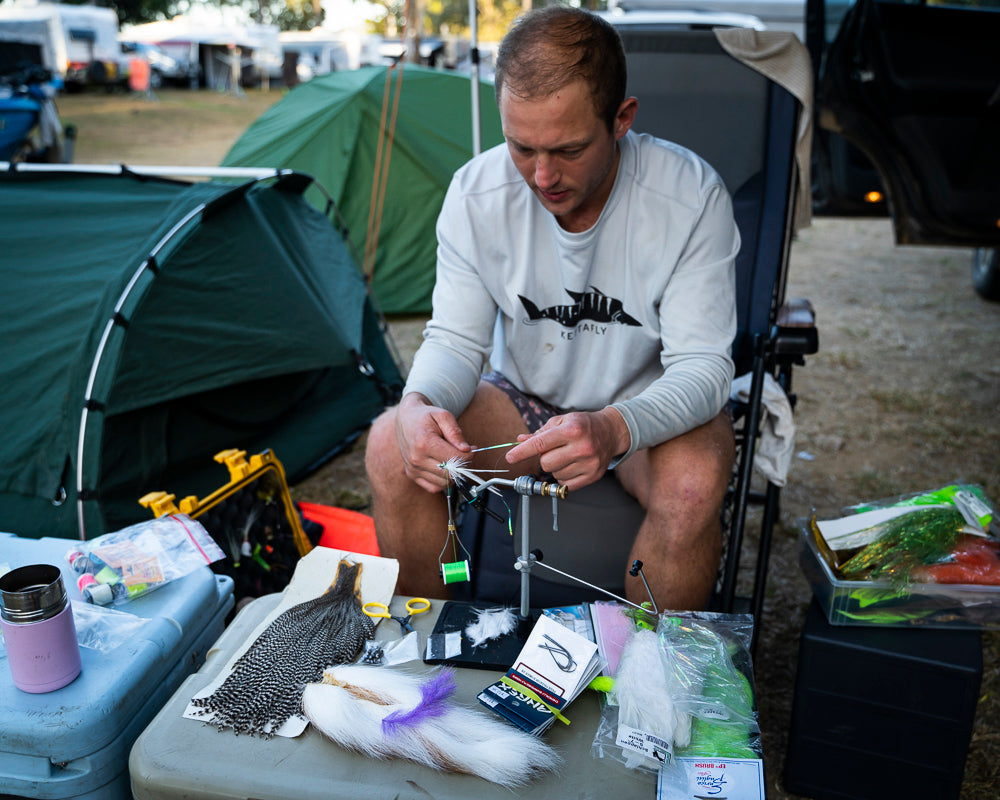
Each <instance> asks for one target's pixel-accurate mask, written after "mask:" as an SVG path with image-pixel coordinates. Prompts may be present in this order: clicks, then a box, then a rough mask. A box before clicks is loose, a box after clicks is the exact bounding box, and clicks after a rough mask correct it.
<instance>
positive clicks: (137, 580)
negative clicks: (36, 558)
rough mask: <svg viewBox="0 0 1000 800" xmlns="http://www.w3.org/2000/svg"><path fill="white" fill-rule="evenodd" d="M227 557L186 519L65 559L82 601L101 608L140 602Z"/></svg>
mask: <svg viewBox="0 0 1000 800" xmlns="http://www.w3.org/2000/svg"><path fill="white" fill-rule="evenodd" d="M224 557H225V554H224V553H223V552H222V550H221V549H220V548H219V546H218V545H217V544H216V543H215V541H214V540H213V539H212V537H211V536H209V534H208V532H207V531H206V530H205V528H204V527H202V525H201V523H199V522H197V521H196V520H193V519H191V518H190V517H188V516H187V515H185V514H174V515H170V516H165V517H159V518H157V519H152V520H148V521H146V522H140V523H138V524H136V525H132V526H130V527H128V528H123V529H122V530H120V531H115V532H114V533H106V534H104V535H103V536H98V537H97V538H96V539H92V540H91V541H89V542H80V543H78V544H76V545H74V546H73V547H72V548H71V549H70V550H69V551H68V552H67V553H66V560H67V561H68V562H69V564H70V566H71V567H72V568H73V571H74V572H76V573H77V574H78V575H79V577H78V578H77V586H78V587H79V588H80V593H81V594H82V595H83V599H84V600H86V601H87V602H88V603H95V604H97V605H102V606H106V605H111V604H114V605H120V604H121V603H126V602H128V601H129V600H132V599H134V598H136V597H141V596H142V595H144V594H147V593H149V592H151V591H153V590H154V589H158V588H159V587H161V586H164V585H166V584H167V583H169V582H170V581H173V580H177V579H178V578H183V577H184V576H185V575H188V574H190V573H191V572H194V570H196V569H198V568H199V567H203V566H205V565H206V564H211V563H213V562H215V561H218V560H219V559H221V558H224Z"/></svg>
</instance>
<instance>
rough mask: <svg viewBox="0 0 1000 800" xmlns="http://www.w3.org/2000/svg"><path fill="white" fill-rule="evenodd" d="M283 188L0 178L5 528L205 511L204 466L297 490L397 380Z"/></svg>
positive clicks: (374, 324) (0, 472) (65, 529)
mask: <svg viewBox="0 0 1000 800" xmlns="http://www.w3.org/2000/svg"><path fill="white" fill-rule="evenodd" d="M311 183H312V180H311V179H310V178H308V177H307V176H304V175H301V174H296V173H286V174H282V175H281V176H277V175H276V174H275V175H274V176H273V177H272V178H270V179H266V180H258V181H248V182H245V183H242V184H240V185H236V184H225V183H220V182H203V183H182V182H176V181H166V180H159V179H150V178H142V177H139V176H136V175H134V174H131V173H129V172H127V171H122V172H120V173H119V174H95V173H93V172H90V173H72V172H59V173H46V172H28V171H19V172H7V173H3V174H0V264H2V275H3V281H4V314H3V316H2V318H0V329H2V331H3V332H2V352H3V358H2V361H0V364H2V366H0V381H2V385H3V393H4V398H5V402H4V403H3V405H2V407H0V456H2V457H0V530H3V531H8V532H12V533H16V534H19V535H22V536H28V537H39V536H62V537H70V538H72V537H76V536H79V535H81V530H80V528H81V522H80V519H79V517H80V516H82V522H83V528H84V529H85V531H84V533H85V535H86V538H93V537H94V536H96V535H99V534H101V533H105V532H107V531H110V530H117V529H119V528H121V527H124V526H125V525H127V524H131V523H133V522H136V521H139V520H143V519H148V518H149V516H150V513H149V512H148V511H147V510H146V509H144V508H142V507H141V506H139V504H138V502H137V501H138V498H139V497H141V496H142V495H143V494H145V493H146V492H149V491H152V490H157V489H163V490H166V491H170V492H173V493H175V494H176V495H177V496H178V497H184V496H186V495H188V494H196V495H198V496H200V497H204V496H205V495H207V494H209V493H210V492H212V491H214V490H215V489H216V488H218V487H219V486H221V485H222V484H224V483H225V482H226V481H227V480H228V474H227V473H226V470H225V469H224V468H223V467H221V466H220V465H218V464H216V463H215V462H214V461H213V459H212V457H213V455H214V454H215V453H216V452H218V451H220V450H223V449H226V448H230V447H235V448H241V449H244V450H246V451H247V453H248V454H253V453H257V452H261V451H263V450H266V449H270V450H271V451H272V452H273V453H274V454H275V455H276V456H277V457H278V458H279V459H280V460H281V461H282V463H283V464H284V465H285V467H286V472H287V473H288V475H289V478H290V480H292V481H294V480H295V479H296V478H297V477H302V476H304V475H305V474H307V473H308V472H309V471H310V470H311V469H313V468H315V467H316V466H318V465H319V464H320V463H322V462H323V461H324V460H326V459H327V458H328V457H330V456H331V455H333V454H334V453H335V452H336V451H337V450H338V449H340V448H342V447H343V445H344V444H345V443H347V442H348V441H349V440H350V439H351V438H352V437H353V436H355V435H356V434H357V433H358V432H360V431H361V430H363V429H364V427H365V426H366V425H367V424H368V423H369V422H370V421H371V419H372V418H373V417H374V416H375V415H376V414H377V413H378V412H379V411H380V410H381V409H382V408H383V407H384V406H385V404H386V402H387V401H389V400H390V399H393V394H394V393H395V392H398V390H399V387H400V384H401V379H400V373H399V370H398V368H397V365H396V362H395V360H394V359H393V356H392V353H391V351H390V348H389V346H388V344H387V342H386V339H385V337H384V335H383V333H382V329H381V327H380V324H379V320H378V318H377V316H376V314H375V313H374V312H373V309H372V306H371V304H370V302H369V300H368V296H367V292H366V287H365V285H364V281H363V279H362V277H361V275H360V273H359V272H358V270H357V268H356V266H355V264H354V263H353V260H352V259H351V257H350V256H349V254H348V251H347V248H346V246H345V243H344V240H343V238H342V237H341V235H340V233H339V232H338V231H337V229H336V228H335V227H334V226H333V225H332V224H331V222H330V221H329V220H328V219H327V218H326V217H324V215H323V214H322V213H320V212H319V211H318V210H316V208H315V207H314V206H313V205H312V204H311V203H309V202H307V201H306V200H305V199H304V198H303V192H304V191H305V190H306V189H307V188H308V187H309V186H310V184H311Z"/></svg>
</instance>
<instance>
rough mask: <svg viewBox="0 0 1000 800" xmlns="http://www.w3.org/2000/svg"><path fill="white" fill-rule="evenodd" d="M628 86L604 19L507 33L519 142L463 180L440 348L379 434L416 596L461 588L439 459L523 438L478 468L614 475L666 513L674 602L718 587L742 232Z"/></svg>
mask: <svg viewBox="0 0 1000 800" xmlns="http://www.w3.org/2000/svg"><path fill="white" fill-rule="evenodd" d="M625 85H626V71H625V56H624V52H623V49H622V45H621V41H620V39H619V38H618V35H617V33H616V32H615V30H614V28H612V27H611V26H610V25H609V24H608V23H606V22H605V21H603V20H601V19H600V18H598V17H596V16H594V15H592V14H589V13H588V12H585V11H581V10H576V9H570V8H564V7H558V6H555V7H547V8H543V9H540V10H537V11H532V12H529V13H528V14H526V15H525V16H524V17H522V18H521V19H520V20H519V21H518V22H517V23H515V25H514V26H513V27H512V28H511V30H510V31H509V32H508V34H507V36H506V37H505V39H504V41H503V43H502V44H501V47H500V50H499V53H498V59H497V69H496V97H497V103H498V105H499V109H500V118H501V123H502V125H503V131H504V137H505V139H506V144H505V145H501V146H499V147H496V148H493V149H492V150H490V151H488V152H486V153H484V154H482V155H481V156H480V157H478V158H476V159H473V160H472V161H471V162H469V163H468V164H467V165H465V166H464V167H463V168H462V169H460V170H459V171H458V172H457V173H456V175H455V177H454V179H453V181H452V184H451V186H450V188H449V191H448V194H447V197H446V198H445V201H444V206H443V208H442V211H441V215H440V217H439V220H438V226H437V235H438V272H437V282H436V284H435V289H434V297H433V303H434V311H433V315H432V318H431V320H430V322H429V323H428V325H427V328H426V330H425V332H424V343H423V345H422V346H421V348H420V350H419V351H418V352H417V354H416V356H415V358H414V363H413V367H412V370H411V372H410V375H409V378H408V380H407V385H406V389H405V390H404V396H403V398H402V400H401V401H400V403H399V405H398V406H396V407H395V408H392V409H389V410H388V411H387V412H386V413H385V414H384V415H383V416H381V417H380V418H379V419H378V420H376V422H375V424H374V425H373V427H372V430H371V432H370V434H369V440H368V450H367V453H366V462H367V468H368V474H369V478H370V481H371V486H372V492H373V511H374V517H375V526H376V532H377V535H378V539H379V545H380V547H381V549H382V552H383V554H384V555H386V556H389V557H394V558H397V559H399V561H400V579H399V590H400V591H401V592H403V593H407V594H416V595H424V596H442V594H443V593H444V586H443V582H442V579H441V577H439V565H438V557H439V554H440V553H441V551H442V547H443V545H444V544H445V543H446V541H447V539H446V537H447V510H446V505H445V499H444V497H443V496H442V494H441V492H442V490H443V489H444V488H445V486H446V485H447V476H446V473H445V472H443V471H442V470H441V468H440V467H439V464H441V463H442V462H444V461H445V460H447V459H449V458H452V457H455V456H468V454H469V452H470V450H471V449H473V447H481V446H487V445H492V444H497V443H502V442H511V441H514V440H515V439H516V440H517V441H518V442H519V444H517V445H516V446H514V447H512V448H510V450H509V451H508V452H507V453H506V456H505V457H504V458H503V459H501V458H498V455H497V451H486V452H479V453H476V454H474V455H471V456H470V458H471V463H470V465H469V466H470V467H471V468H474V469H475V468H481V469H482V468H494V469H495V468H496V467H497V466H498V464H497V462H498V461H499V462H500V463H499V466H500V467H506V468H508V469H509V472H507V473H506V474H505V475H504V477H513V476H515V475H518V474H527V473H532V474H536V475H539V474H541V473H543V472H546V473H549V474H550V475H552V476H553V477H554V478H555V480H557V481H558V482H559V483H562V484H565V485H567V486H568V487H569V489H570V491H575V490H577V489H579V488H581V487H583V486H586V485H587V484H589V483H592V482H594V481H596V480H598V479H599V478H600V477H601V476H602V475H603V474H604V473H605V472H606V471H607V470H608V468H609V466H610V467H614V468H615V469H616V471H617V475H618V478H619V480H620V482H621V484H622V485H623V486H624V487H625V489H626V490H627V491H628V492H629V493H630V494H632V495H633V496H634V497H635V498H636V499H637V500H638V501H639V503H640V504H641V505H642V507H643V509H644V510H645V519H644V522H643V524H642V527H641V528H640V530H639V533H638V535H637V537H636V540H635V543H634V546H633V549H632V554H631V556H630V560H629V563H631V560H632V559H633V558H640V559H642V561H643V562H644V564H645V566H644V572H645V575H646V578H647V580H648V581H649V583H650V586H651V588H652V591H653V595H654V596H655V597H656V598H657V601H658V603H659V604H660V605H661V606H664V607H667V608H675V609H683V608H701V607H703V606H704V604H705V602H706V600H707V598H708V596H709V593H710V591H711V586H712V582H713V579H714V577H715V573H716V570H717V567H718V563H719V559H720V552H721V535H720V524H719V509H720V507H721V503H722V499H723V497H724V494H725V490H726V485H727V481H728V478H729V474H730V472H731V469H732V463H733V457H734V445H733V433H732V425H731V422H730V420H729V418H728V415H727V414H726V413H725V412H724V411H723V409H724V406H725V403H726V400H727V398H728V394H729V386H730V382H731V380H732V376H733V365H732V361H731V359H730V356H729V348H730V346H731V343H732V339H733V336H734V335H735V331H736V311H735V289H734V276H733V263H734V259H735V256H736V252H737V250H738V249H739V235H738V233H737V230H736V225H735V222H734V221H733V215H732V207H731V202H730V199H729V196H728V194H727V192H726V190H725V187H724V186H723V184H722V182H721V180H720V179H719V178H718V176H717V175H716V174H715V172H714V171H712V169H711V168H710V167H709V166H708V165H707V164H705V162H703V161H702V160H701V159H699V158H698V157H697V156H695V155H694V154H692V153H690V152H689V151H687V150H685V149H683V148H680V147H677V146H676V145H673V144H671V143H667V142H663V141H660V140H656V139H654V138H652V137H649V136H644V135H642V136H640V135H637V134H635V133H631V132H630V129H631V126H632V123H633V121H634V119H635V115H636V111H637V108H638V102H637V100H636V99H635V98H634V97H626V96H625ZM487 358H489V359H490V361H491V366H492V368H493V370H494V371H493V372H491V373H489V374H488V375H486V376H484V377H483V376H482V375H481V373H482V369H483V367H484V365H485V363H486V361H487ZM500 452H502V451H500ZM595 557H599V554H595ZM445 560H449V559H445ZM627 567H628V564H623V565H622V570H623V574H624V571H625V570H626V569H627ZM635 584H636V582H635V581H626V586H627V587H629V588H628V593H629V595H630V599H632V600H635V601H641V600H643V599H645V593H644V590H643V588H642V587H641V586H638V587H637V586H636V585H635Z"/></svg>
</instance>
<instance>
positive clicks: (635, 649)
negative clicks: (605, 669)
mask: <svg viewBox="0 0 1000 800" xmlns="http://www.w3.org/2000/svg"><path fill="white" fill-rule="evenodd" d="M752 635H753V618H752V617H751V616H750V615H740V614H715V613H710V612H679V613H674V612H666V613H664V614H662V615H660V618H659V622H658V624H657V629H656V632H655V634H654V633H653V632H651V631H643V630H642V629H639V630H636V631H635V632H634V633H633V634H632V638H631V639H630V640H629V641H628V642H627V643H626V645H625V649H624V651H623V653H622V659H621V662H620V664H619V668H618V672H617V674H616V677H615V687H614V689H613V690H612V691H611V692H609V693H608V695H607V698H606V701H605V703H604V705H603V708H602V712H601V720H600V723H599V726H598V730H597V733H596V735H595V737H594V742H593V746H592V748H591V752H592V755H594V757H595V758H613V759H614V760H616V761H618V762H620V763H622V764H624V765H625V766H626V767H628V768H630V769H641V770H644V771H650V772H656V771H663V772H664V773H671V774H669V775H668V776H667V780H668V782H677V783H678V784H680V783H682V782H683V781H685V780H686V775H685V767H684V766H683V765H679V764H678V762H677V758H678V757H680V758H730V759H733V758H749V759H754V758H760V753H761V749H760V726H759V725H758V722H757V710H756V702H755V697H754V689H753V677H752V676H753V671H752V665H751V661H750V641H751V637H752ZM651 637H652V638H651ZM651 643H655V644H654V645H653V646H651ZM633 659H635V661H634V662H633ZM630 673H632V674H630ZM633 709H638V710H639V711H638V714H635V713H634V712H633V711H632V710H633ZM650 728H652V730H651V729H650ZM661 779H662V778H661Z"/></svg>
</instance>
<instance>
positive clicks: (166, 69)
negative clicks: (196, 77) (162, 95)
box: [121, 41, 188, 89]
mask: <svg viewBox="0 0 1000 800" xmlns="http://www.w3.org/2000/svg"><path fill="white" fill-rule="evenodd" d="M121 47H122V54H123V55H124V57H125V59H126V61H127V60H128V59H130V58H144V59H145V60H146V61H148V62H149V88H150V89H159V88H160V87H161V86H162V85H163V84H164V83H171V84H177V85H182V84H186V83H187V79H188V75H187V68H186V67H185V66H184V65H183V64H181V63H180V62H179V61H177V59H176V58H174V57H173V56H170V55H168V54H167V52H166V51H165V50H164V49H163V48H162V47H160V46H159V45H156V44H151V43H149V42H127V41H123V42H121Z"/></svg>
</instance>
